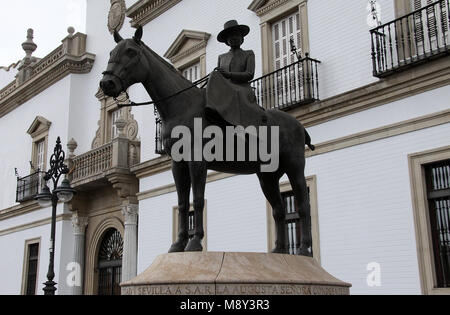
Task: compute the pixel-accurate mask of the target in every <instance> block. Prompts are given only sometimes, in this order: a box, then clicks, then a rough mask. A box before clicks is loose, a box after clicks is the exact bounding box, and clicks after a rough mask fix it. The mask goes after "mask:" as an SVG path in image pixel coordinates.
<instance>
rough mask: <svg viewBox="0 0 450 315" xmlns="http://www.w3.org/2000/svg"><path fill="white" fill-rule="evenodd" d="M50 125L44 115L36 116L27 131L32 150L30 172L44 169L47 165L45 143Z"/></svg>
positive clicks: (46, 142)
mask: <svg viewBox="0 0 450 315" xmlns="http://www.w3.org/2000/svg"><path fill="white" fill-rule="evenodd" d="M50 126H51V122H50V121H48V120H47V119H45V118H44V117H41V116H37V117H36V118H35V119H34V121H33V123H32V124H31V126H30V128H28V131H27V133H28V134H29V135H30V136H31V138H32V150H31V160H30V161H31V173H35V172H37V171H38V170H40V171H45V169H46V165H47V163H46V162H47V144H48V133H49V129H50Z"/></svg>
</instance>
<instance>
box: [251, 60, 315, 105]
mask: <svg viewBox="0 0 450 315" xmlns="http://www.w3.org/2000/svg"><path fill="white" fill-rule="evenodd" d="M319 63H320V61H318V60H315V59H312V58H310V57H309V55H308V54H306V57H305V58H302V59H300V60H298V61H297V62H294V63H292V64H290V65H288V66H286V67H284V68H281V69H279V70H276V71H274V72H271V73H269V74H266V75H264V76H262V77H260V78H258V79H256V80H253V81H252V82H251V83H250V84H251V86H252V87H253V89H254V90H255V95H256V100H257V102H258V104H259V105H260V106H262V107H264V108H266V109H271V108H277V109H282V110H289V109H292V108H295V107H298V106H301V105H305V104H308V103H312V102H314V101H316V100H319V76H318V71H317V67H318V64H319Z"/></svg>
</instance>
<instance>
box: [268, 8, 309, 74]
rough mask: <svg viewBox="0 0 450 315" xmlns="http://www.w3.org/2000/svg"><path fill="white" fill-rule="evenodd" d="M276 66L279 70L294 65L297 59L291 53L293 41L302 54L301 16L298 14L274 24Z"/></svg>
mask: <svg viewBox="0 0 450 315" xmlns="http://www.w3.org/2000/svg"><path fill="white" fill-rule="evenodd" d="M272 34H273V51H274V55H273V57H274V61H273V62H274V65H275V69H274V70H278V69H281V68H283V67H285V66H288V65H290V64H291V63H294V62H295V61H297V60H296V57H295V55H294V54H292V52H291V44H290V42H291V40H292V41H293V42H294V44H295V47H297V49H298V51H299V52H300V53H301V52H302V46H301V45H302V43H301V39H300V36H301V32H300V14H299V13H298V12H296V13H294V14H291V15H289V16H287V17H285V18H282V19H280V20H278V21H276V22H274V23H273V24H272Z"/></svg>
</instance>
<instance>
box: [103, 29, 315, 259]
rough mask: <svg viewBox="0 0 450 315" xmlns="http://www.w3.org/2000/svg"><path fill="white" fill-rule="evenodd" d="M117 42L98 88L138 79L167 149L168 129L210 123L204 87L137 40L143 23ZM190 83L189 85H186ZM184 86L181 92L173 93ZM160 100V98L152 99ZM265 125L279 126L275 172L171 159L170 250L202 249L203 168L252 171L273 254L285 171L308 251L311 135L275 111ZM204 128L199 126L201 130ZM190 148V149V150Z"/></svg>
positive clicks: (281, 246) (111, 90) (280, 232)
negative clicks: (272, 233) (174, 199)
mask: <svg viewBox="0 0 450 315" xmlns="http://www.w3.org/2000/svg"><path fill="white" fill-rule="evenodd" d="M114 39H115V41H116V43H117V46H116V47H115V48H114V49H113V50H112V51H111V57H110V60H109V62H108V68H107V71H105V72H104V77H103V79H102V80H101V82H100V87H101V89H102V90H103V92H104V93H105V94H106V95H108V96H111V97H118V96H119V95H120V94H121V93H122V92H125V91H126V90H127V89H128V88H129V87H130V86H131V85H133V84H135V83H142V84H143V86H144V87H145V89H146V90H147V92H148V94H149V95H150V97H151V98H152V100H156V103H155V106H156V108H157V110H158V112H159V114H160V116H161V119H162V122H163V126H164V127H163V132H162V138H163V143H164V147H165V150H166V152H167V153H168V154H169V155H170V154H171V147H172V145H173V144H174V140H175V139H172V138H171V134H172V130H173V129H174V127H176V126H186V127H187V128H189V130H191V131H192V132H193V133H194V118H201V121H202V126H203V128H207V127H208V126H211V125H212V123H211V121H210V120H208V119H207V118H206V116H205V106H206V92H205V89H200V88H197V87H195V86H193V85H192V83H191V82H189V81H188V80H186V79H185V78H184V77H183V76H182V75H181V74H180V73H179V72H178V71H177V70H176V69H175V68H174V67H173V66H172V65H170V64H169V63H168V62H167V61H165V60H164V59H163V58H161V57H160V56H159V55H157V54H156V53H155V52H154V51H152V50H151V49H150V48H149V47H147V46H146V45H145V44H144V43H143V42H142V40H141V39H142V27H139V28H138V29H137V31H136V33H135V35H134V37H133V38H132V39H123V38H122V37H121V36H120V35H119V34H118V33H117V32H116V33H115V34H114ZM190 87H191V88H190ZM179 91H183V92H182V93H177V92H179ZM157 100H160V101H157ZM265 115H266V119H265V121H264V124H265V125H267V126H269V127H270V126H278V127H279V167H278V169H277V170H276V171H274V172H270V173H269V172H267V173H264V172H261V171H260V168H259V166H260V165H261V161H260V160H258V162H251V163H248V161H247V162H238V161H235V162H228V161H227V162H220V161H213V162H207V161H206V160H204V159H203V160H201V161H180V162H175V161H172V173H173V177H174V181H175V185H176V189H177V194H178V206H179V208H178V209H179V219H178V222H179V233H178V238H177V240H176V242H175V243H174V244H172V246H171V247H170V250H169V252H182V251H202V250H203V248H202V245H201V241H202V239H203V237H204V230H203V208H204V194H205V185H206V179H207V170H208V169H211V170H216V171H220V172H226V173H233V174H256V175H257V176H258V178H259V182H260V185H261V188H262V190H263V192H264V195H265V197H266V198H267V200H268V201H269V203H270V204H271V206H272V208H273V217H274V219H275V228H276V242H275V248H274V250H273V251H272V252H273V253H285V252H286V248H287V244H286V235H285V229H284V224H285V205H284V202H283V200H282V197H281V194H280V188H279V180H280V178H281V177H282V176H283V175H284V174H287V176H288V178H289V181H290V183H291V186H292V189H293V193H294V195H295V197H296V200H297V202H298V206H299V209H300V218H301V223H300V231H301V235H300V246H299V247H298V248H297V254H299V255H306V256H309V255H310V252H309V248H310V247H311V234H310V227H311V218H310V205H309V197H308V191H307V186H306V181H305V176H304V168H305V145H308V146H309V147H310V148H311V149H314V146H313V145H311V139H310V137H309V135H308V133H307V132H306V130H305V128H304V127H303V126H302V125H301V124H300V122H298V121H297V120H296V119H295V118H294V117H292V116H290V115H289V114H287V113H285V112H282V111H280V110H276V109H273V110H266V111H265ZM203 130H204V129H203ZM192 151H194V148H193V150H192ZM191 186H192V191H193V197H194V198H193V200H194V211H195V213H194V220H195V234H194V237H192V238H191V239H189V235H188V219H189V207H190V203H189V195H190V190H191Z"/></svg>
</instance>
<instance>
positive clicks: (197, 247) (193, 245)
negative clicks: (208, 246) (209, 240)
mask: <svg viewBox="0 0 450 315" xmlns="http://www.w3.org/2000/svg"><path fill="white" fill-rule="evenodd" d="M184 251H185V252H201V251H203V246H202V243H201V241H199V240H198V239H196V238H193V239H191V240H190V241H189V243H188V244H187V246H186V248H185V249H184Z"/></svg>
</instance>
